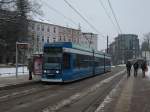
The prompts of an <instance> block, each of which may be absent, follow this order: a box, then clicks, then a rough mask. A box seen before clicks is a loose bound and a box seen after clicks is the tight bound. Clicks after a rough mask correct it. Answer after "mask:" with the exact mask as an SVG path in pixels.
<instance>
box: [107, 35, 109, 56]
mask: <svg viewBox="0 0 150 112" xmlns="http://www.w3.org/2000/svg"><path fill="white" fill-rule="evenodd" d="M108 39H109V37H108V36H107V53H108Z"/></svg>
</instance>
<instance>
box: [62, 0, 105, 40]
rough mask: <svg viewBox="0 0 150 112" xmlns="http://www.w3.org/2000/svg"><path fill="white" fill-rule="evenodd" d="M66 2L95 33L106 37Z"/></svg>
mask: <svg viewBox="0 0 150 112" xmlns="http://www.w3.org/2000/svg"><path fill="white" fill-rule="evenodd" d="M64 2H65V3H66V4H67V5H68V6H69V7H70V8H71V9H72V10H74V12H76V13H77V14H78V15H79V16H80V17H81V18H82V19H83V20H84V21H85V22H86V23H87V24H88V25H89V26H90V27H91V28H92V29H93V30H94V31H96V32H97V33H98V34H99V35H101V36H102V37H105V36H104V35H103V34H102V33H101V32H99V30H97V28H95V27H94V26H93V25H92V24H91V23H90V22H89V21H88V20H87V19H86V18H85V17H84V16H83V15H82V14H81V13H80V12H79V11H78V10H77V9H76V8H74V7H73V5H71V4H70V3H69V2H68V1H67V0H64Z"/></svg>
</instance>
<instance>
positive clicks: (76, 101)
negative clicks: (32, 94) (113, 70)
mask: <svg viewBox="0 0 150 112" xmlns="http://www.w3.org/2000/svg"><path fill="white" fill-rule="evenodd" d="M123 74H124V71H122V72H119V73H118V74H116V75H115V76H111V77H110V78H107V79H105V80H103V81H101V82H99V83H98V84H96V85H93V86H91V87H90V88H88V89H85V90H82V91H81V92H79V93H76V94H74V95H73V96H71V97H69V98H68V99H66V100H63V101H60V103H58V104H56V105H53V106H49V107H48V108H47V109H45V110H43V112H70V111H72V112H77V111H78V112H93V111H94V110H95V109H96V107H97V106H98V105H99V103H100V102H101V101H102V100H103V99H104V98H105V97H106V96H107V95H108V94H109V92H110V91H111V90H112V89H113V87H114V86H115V85H116V84H117V83H118V82H119V81H120V79H121V78H122V76H123ZM99 90H100V92H99V93H98V95H97V91H99ZM93 94H96V95H94V98H92V97H93ZM95 96H96V97H95ZM88 97H90V99H89V98H88ZM88 99H89V100H88ZM83 100H85V102H86V103H85V102H84V101H83ZM83 102H84V103H85V104H82V103H83ZM96 104H97V106H96ZM85 105H86V106H85ZM77 107H78V108H77ZM68 108H69V109H68Z"/></svg>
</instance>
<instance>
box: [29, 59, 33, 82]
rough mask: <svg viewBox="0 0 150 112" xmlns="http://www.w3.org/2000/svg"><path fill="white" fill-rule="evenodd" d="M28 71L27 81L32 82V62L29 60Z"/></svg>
mask: <svg viewBox="0 0 150 112" xmlns="http://www.w3.org/2000/svg"><path fill="white" fill-rule="evenodd" d="M28 70H29V80H32V72H33V61H32V59H31V58H29V59H28Z"/></svg>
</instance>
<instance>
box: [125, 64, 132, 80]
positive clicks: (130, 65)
mask: <svg viewBox="0 0 150 112" xmlns="http://www.w3.org/2000/svg"><path fill="white" fill-rule="evenodd" d="M131 67H132V64H131V62H130V61H127V63H126V69H127V77H130V74H131V73H130V71H131Z"/></svg>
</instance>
